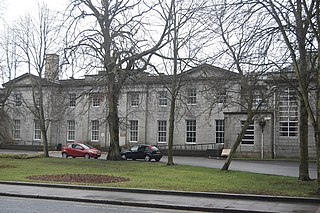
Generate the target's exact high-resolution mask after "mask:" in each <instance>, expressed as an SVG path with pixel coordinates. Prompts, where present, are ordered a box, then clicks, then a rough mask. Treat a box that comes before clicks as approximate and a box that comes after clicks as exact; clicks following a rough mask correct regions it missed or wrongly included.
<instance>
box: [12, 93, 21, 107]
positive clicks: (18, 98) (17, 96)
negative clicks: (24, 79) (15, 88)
mask: <svg viewBox="0 0 320 213" xmlns="http://www.w3.org/2000/svg"><path fill="white" fill-rule="evenodd" d="M14 102H15V105H16V106H21V105H22V95H21V94H15V95H14Z"/></svg>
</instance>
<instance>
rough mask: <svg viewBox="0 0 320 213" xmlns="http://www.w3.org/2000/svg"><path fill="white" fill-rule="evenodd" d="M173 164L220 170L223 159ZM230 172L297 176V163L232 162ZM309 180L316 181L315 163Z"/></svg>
mask: <svg viewBox="0 0 320 213" xmlns="http://www.w3.org/2000/svg"><path fill="white" fill-rule="evenodd" d="M161 161H162V162H167V157H166V156H164V157H163V158H162V159H161ZM173 161H174V163H175V164H183V165H192V166H205V167H209V168H222V165H223V164H224V162H225V159H223V158H222V159H215V158H202V157H182V156H176V157H174V160H173ZM229 169H230V170H238V171H245V172H255V173H262V174H274V175H283V176H292V177H298V176H299V162H295V161H283V160H264V161H260V160H233V161H232V162H231V164H230V167H229ZM309 171H310V172H309V174H310V178H312V179H316V177H317V176H316V174H317V173H316V171H317V169H316V163H310V165H309Z"/></svg>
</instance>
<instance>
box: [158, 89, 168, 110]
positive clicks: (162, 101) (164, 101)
mask: <svg viewBox="0 0 320 213" xmlns="http://www.w3.org/2000/svg"><path fill="white" fill-rule="evenodd" d="M167 105H168V98H167V91H159V106H167Z"/></svg>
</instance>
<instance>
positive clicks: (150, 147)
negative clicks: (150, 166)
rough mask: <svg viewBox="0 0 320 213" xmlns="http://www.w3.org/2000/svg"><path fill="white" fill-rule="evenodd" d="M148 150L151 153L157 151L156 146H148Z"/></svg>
mask: <svg viewBox="0 0 320 213" xmlns="http://www.w3.org/2000/svg"><path fill="white" fill-rule="evenodd" d="M148 148H149V149H151V150H152V151H159V148H158V147H156V146H148Z"/></svg>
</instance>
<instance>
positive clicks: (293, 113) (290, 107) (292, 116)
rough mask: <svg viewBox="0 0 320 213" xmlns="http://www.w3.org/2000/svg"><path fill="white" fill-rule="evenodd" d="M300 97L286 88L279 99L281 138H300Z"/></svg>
mask: <svg viewBox="0 0 320 213" xmlns="http://www.w3.org/2000/svg"><path fill="white" fill-rule="evenodd" d="M298 126H299V124H298V97H297V94H296V92H295V90H293V89H290V88H286V89H284V90H282V91H281V93H280V98H279V127H280V131H279V133H280V136H287V137H295V136H298Z"/></svg>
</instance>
